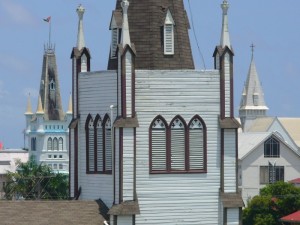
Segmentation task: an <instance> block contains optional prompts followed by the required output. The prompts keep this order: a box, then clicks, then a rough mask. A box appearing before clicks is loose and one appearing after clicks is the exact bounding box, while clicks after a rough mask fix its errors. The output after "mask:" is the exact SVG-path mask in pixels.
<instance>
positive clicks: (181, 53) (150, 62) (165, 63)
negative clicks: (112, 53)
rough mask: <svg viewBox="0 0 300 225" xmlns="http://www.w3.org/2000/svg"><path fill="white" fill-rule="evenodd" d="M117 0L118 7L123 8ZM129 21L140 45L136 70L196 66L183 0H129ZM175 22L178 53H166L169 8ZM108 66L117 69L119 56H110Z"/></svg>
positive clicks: (176, 49)
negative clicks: (165, 32) (165, 30)
mask: <svg viewBox="0 0 300 225" xmlns="http://www.w3.org/2000/svg"><path fill="white" fill-rule="evenodd" d="M121 1H122V0H117V3H116V10H122V8H121V5H120V3H121ZM129 2H130V5H129V9H128V20H129V30H130V38H131V42H132V43H134V44H135V48H136V65H135V68H136V69H147V70H148V69H149V70H150V69H151V70H175V69H194V62H193V57H192V51H191V46H190V40H189V35H188V29H189V22H188V19H187V15H186V11H185V9H184V4H183V0H129ZM168 9H169V10H170V12H171V14H172V16H173V18H174V21H175V27H174V40H175V45H174V55H164V49H163V36H162V33H163V30H162V25H163V22H162V21H164V19H165V17H166V14H167V10H168ZM108 69H109V70H115V69H117V59H109V61H108Z"/></svg>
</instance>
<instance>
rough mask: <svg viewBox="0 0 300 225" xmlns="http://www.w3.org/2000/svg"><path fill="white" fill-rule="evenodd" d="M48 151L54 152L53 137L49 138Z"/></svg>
mask: <svg viewBox="0 0 300 225" xmlns="http://www.w3.org/2000/svg"><path fill="white" fill-rule="evenodd" d="M47 150H48V151H52V150H53V147H52V138H51V137H49V138H48V141H47Z"/></svg>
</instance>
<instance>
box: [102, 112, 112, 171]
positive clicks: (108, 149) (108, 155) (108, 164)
mask: <svg viewBox="0 0 300 225" xmlns="http://www.w3.org/2000/svg"><path fill="white" fill-rule="evenodd" d="M103 133H104V140H105V142H104V147H103V149H104V157H105V163H104V165H105V168H104V169H105V171H106V172H110V171H112V143H111V141H112V139H111V121H110V118H109V116H108V115H107V114H106V115H105V117H104V120H103Z"/></svg>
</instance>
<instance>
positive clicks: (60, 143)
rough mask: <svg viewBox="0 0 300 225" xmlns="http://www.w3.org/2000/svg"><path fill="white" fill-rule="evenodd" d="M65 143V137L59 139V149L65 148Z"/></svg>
mask: <svg viewBox="0 0 300 225" xmlns="http://www.w3.org/2000/svg"><path fill="white" fill-rule="evenodd" d="M63 145H64V140H63V138H61V137H60V138H59V139H58V150H60V151H62V150H63Z"/></svg>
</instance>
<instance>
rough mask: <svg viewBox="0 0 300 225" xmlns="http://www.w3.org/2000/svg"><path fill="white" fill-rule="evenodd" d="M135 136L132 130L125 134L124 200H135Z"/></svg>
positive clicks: (126, 131)
mask: <svg viewBox="0 0 300 225" xmlns="http://www.w3.org/2000/svg"><path fill="white" fill-rule="evenodd" d="M133 144H134V134H133V129H132V128H124V132H123V176H122V177H123V200H124V201H130V200H134V193H133V191H134V186H133V185H134V146H133Z"/></svg>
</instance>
